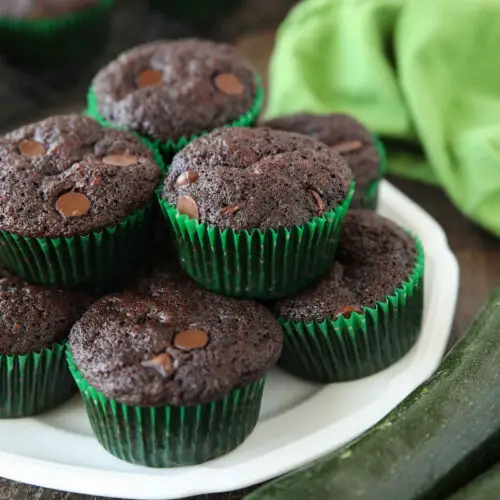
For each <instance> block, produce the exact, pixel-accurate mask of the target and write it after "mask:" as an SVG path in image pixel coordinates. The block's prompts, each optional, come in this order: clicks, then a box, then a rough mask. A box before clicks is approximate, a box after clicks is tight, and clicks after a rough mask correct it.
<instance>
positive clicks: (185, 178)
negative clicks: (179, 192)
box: [175, 170, 200, 187]
mask: <svg viewBox="0 0 500 500" xmlns="http://www.w3.org/2000/svg"><path fill="white" fill-rule="evenodd" d="M199 178H200V174H198V172H195V171H194V170H186V171H185V172H182V174H181V175H179V177H177V179H176V181H175V185H176V186H177V187H183V186H188V185H189V184H192V183H193V182H196V181H197V180H198V179H199Z"/></svg>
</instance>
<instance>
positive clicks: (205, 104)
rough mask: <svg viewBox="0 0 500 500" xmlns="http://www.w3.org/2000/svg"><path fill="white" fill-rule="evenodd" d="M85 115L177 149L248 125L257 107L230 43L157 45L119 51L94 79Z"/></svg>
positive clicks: (251, 72)
mask: <svg viewBox="0 0 500 500" xmlns="http://www.w3.org/2000/svg"><path fill="white" fill-rule="evenodd" d="M89 97H90V101H89V109H88V111H89V113H90V114H91V115H92V116H94V117H95V118H97V119H100V120H101V121H105V122H106V123H110V124H111V125H114V126H118V127H123V128H126V129H128V130H132V131H134V132H137V133H138V134H140V135H141V136H143V137H146V138H148V139H150V140H153V141H158V142H159V143H160V144H161V145H162V146H163V147H164V148H163V149H165V150H169V148H170V149H171V150H178V149H180V147H183V146H184V145H185V144H187V142H189V140H191V139H192V138H193V137H194V136H198V135H200V134H202V133H203V132H206V131H210V130H212V129H214V128H216V127H221V126H227V125H233V124H235V125H251V124H252V123H254V122H255V121H256V119H257V117H258V113H259V111H260V107H261V104H262V103H261V101H262V96H261V88H260V85H259V82H258V77H257V74H256V71H255V69H254V68H253V67H252V66H251V65H250V63H249V62H247V61H246V60H244V59H243V58H241V57H240V56H239V55H238V54H237V52H236V50H235V49H234V48H232V47H230V46H228V45H223V44H219V43H215V42H211V41H203V40H197V39H185V40H179V41H173V42H167V41H160V42H155V43H149V44H146V45H141V46H139V47H136V48H134V49H132V50H129V51H127V52H125V53H123V54H122V55H121V56H120V57H118V59H116V60H115V61H113V62H111V63H110V64H108V66H106V67H105V68H103V69H102V70H101V71H100V72H99V73H98V74H97V76H96V77H95V78H94V80H93V82H92V87H91V92H90V95H89Z"/></svg>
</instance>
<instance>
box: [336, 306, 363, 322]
mask: <svg viewBox="0 0 500 500" xmlns="http://www.w3.org/2000/svg"><path fill="white" fill-rule="evenodd" d="M362 312H363V309H362V308H361V306H343V307H341V308H340V309H339V310H338V311H336V312H335V314H334V315H333V316H334V317H335V318H338V317H339V316H340V315H342V316H344V318H346V319H349V318H350V317H351V314H352V313H362Z"/></svg>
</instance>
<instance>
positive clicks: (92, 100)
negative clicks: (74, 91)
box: [84, 74, 264, 164]
mask: <svg viewBox="0 0 500 500" xmlns="http://www.w3.org/2000/svg"><path fill="white" fill-rule="evenodd" d="M255 80H256V95H255V100H254V102H253V104H252V107H251V108H250V109H249V110H248V111H247V112H246V113H245V114H243V115H241V116H240V117H239V118H238V119H236V120H234V121H233V122H231V123H228V124H226V125H224V126H225V127H252V126H253V125H255V124H256V123H257V122H258V119H259V114H260V111H261V109H262V105H263V102H264V91H263V88H262V83H261V79H260V76H259V75H257V74H255ZM84 113H85V115H87V116H90V117H91V118H94V120H97V121H98V122H99V123H100V124H101V125H103V126H104V127H113V128H117V129H120V130H126V131H129V132H133V133H135V134H136V135H138V136H139V137H142V136H140V135H139V134H137V132H134V131H132V130H128V129H127V128H124V127H117V126H115V125H113V124H112V123H111V122H109V121H108V120H106V119H105V118H104V117H103V116H102V115H101V114H100V112H99V106H98V104H97V97H96V95H95V92H94V90H93V89H92V87H90V89H89V91H88V94H87V109H86V110H85V112H84ZM209 132H210V130H206V131H203V132H202V133H201V134H193V135H191V136H190V137H181V138H180V139H177V140H168V141H166V142H161V141H158V140H157V141H155V140H151V139H150V138H147V137H144V139H145V140H146V141H147V142H146V143H149V145H150V147H152V148H153V149H158V150H159V151H160V153H161V154H162V156H163V160H164V162H165V164H168V163H169V162H170V161H171V159H172V157H173V156H174V155H175V153H177V152H178V151H180V150H181V149H183V148H185V147H186V146H187V145H188V144H189V143H190V142H192V141H194V140H195V139H196V138H198V137H201V136H202V135H206V134H208V133H209Z"/></svg>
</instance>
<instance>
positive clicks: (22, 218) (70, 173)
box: [0, 115, 160, 237]
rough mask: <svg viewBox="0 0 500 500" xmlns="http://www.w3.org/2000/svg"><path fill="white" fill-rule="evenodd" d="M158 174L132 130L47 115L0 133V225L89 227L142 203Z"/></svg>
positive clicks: (41, 231)
mask: <svg viewBox="0 0 500 500" xmlns="http://www.w3.org/2000/svg"><path fill="white" fill-rule="evenodd" d="M159 179H160V170H159V168H158V167H157V166H156V164H155V162H154V160H153V156H152V153H151V151H150V150H149V149H148V148H147V147H146V146H144V145H143V144H142V143H141V142H140V140H139V139H137V138H136V137H135V136H133V135H131V134H128V133H125V132H119V131H116V130H112V129H106V128H104V127H102V126H101V125H100V124H99V123H97V122H96V121H94V120H92V119H90V118H87V117H83V116H79V115H67V116H56V117H52V118H47V119H46V120H43V121H41V122H38V123H35V124H32V125H27V126H25V127H22V128H19V129H17V130H15V131H13V132H10V133H9V134H7V135H5V136H4V137H2V138H0V181H1V182H0V229H1V230H7V231H11V232H14V233H18V234H22V235H23V236H28V237H57V236H72V235H75V234H80V235H83V234H88V233H89V232H91V231H94V230H97V229H101V228H103V227H106V226H112V225H114V224H117V223H118V222H120V221H121V220H122V219H123V218H125V217H126V216H127V215H128V214H130V213H131V212H133V211H134V210H136V209H137V208H139V207H142V206H144V205H145V204H146V203H147V202H148V201H149V200H151V198H152V197H153V194H154V189H155V187H156V185H157V184H158V182H159Z"/></svg>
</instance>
